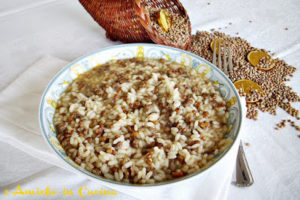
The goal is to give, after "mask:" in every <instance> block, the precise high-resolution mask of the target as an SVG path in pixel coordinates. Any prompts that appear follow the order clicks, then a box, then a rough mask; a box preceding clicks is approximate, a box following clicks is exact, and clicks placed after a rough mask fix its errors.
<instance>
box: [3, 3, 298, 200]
mask: <svg viewBox="0 0 300 200" xmlns="http://www.w3.org/2000/svg"><path fill="white" fill-rule="evenodd" d="M182 3H183V5H184V6H185V8H186V9H187V11H188V13H189V15H190V18H191V22H192V29H193V32H195V31H196V30H197V29H199V30H209V29H211V28H216V29H218V28H221V30H220V31H223V32H225V33H228V34H231V35H236V33H239V36H241V37H243V38H246V39H247V40H248V41H250V42H251V43H252V44H253V45H254V46H256V47H261V48H266V49H268V50H271V51H272V52H275V53H276V56H278V57H280V58H282V59H285V60H286V61H287V62H288V63H289V64H291V65H293V66H295V67H297V68H298V69H300V64H299V61H300V25H299V21H300V12H299V9H300V1H298V0H286V1H280V0H273V1H270V0H269V1H267V0H264V1H261V0H251V1H247V2H246V1H239V0H227V1H222V0H211V1H197V2H196V3H195V2H193V1H189V0H182ZM208 3H209V4H208ZM249 20H251V21H252V23H249ZM229 23H232V25H229ZM225 27H226V28H225ZM285 28H288V30H285ZM0 36H1V37H0V44H1V45H0V60H1V62H0V70H1V72H2V73H0V90H3V89H4V88H6V87H7V86H8V85H9V84H10V83H11V82H12V81H13V80H15V79H16V77H17V76H18V75H19V74H21V73H22V72H23V71H24V70H25V69H26V67H28V66H30V65H31V64H32V63H33V62H35V61H36V60H37V59H38V58H40V57H41V56H43V55H46V54H50V55H53V56H56V57H59V58H62V59H64V60H73V59H75V58H77V57H80V56H82V55H84V54H86V53H88V52H91V51H94V50H97V49H99V48H103V47H106V46H110V45H115V44H119V42H111V41H109V40H107V39H106V38H105V32H104V30H103V29H101V28H100V27H99V26H98V25H97V24H96V23H95V22H93V20H92V19H91V17H90V16H89V15H88V14H87V13H86V12H85V10H84V9H83V8H82V7H81V6H80V4H79V3H78V1H76V0H39V1H38V0H22V1H19V0H10V1H3V2H1V4H0ZM299 80H300V72H299V70H298V71H297V72H296V73H295V76H294V77H293V78H292V80H291V82H289V85H291V86H292V87H293V89H294V91H296V92H297V93H298V94H300V87H299ZM294 105H295V106H296V108H298V109H300V106H299V103H296V104H294ZM283 118H284V119H291V117H290V116H288V115H287V114H286V113H285V112H283V111H282V110H280V109H279V110H278V114H277V116H270V115H269V114H267V113H259V120H258V121H252V120H246V121H245V127H244V131H245V134H244V135H243V140H244V141H245V142H249V143H250V146H249V147H246V148H245V151H246V154H247V158H248V162H249V164H250V167H251V169H252V172H253V176H254V179H255V183H254V185H253V186H251V187H249V188H237V187H235V186H233V185H231V186H230V189H229V195H228V197H227V196H224V199H299V195H300V190H299V188H300V157H299V153H300V138H298V137H297V135H298V134H299V132H297V131H296V130H295V129H293V128H291V127H287V128H285V129H282V130H280V131H275V130H274V125H275V123H277V122H279V121H280V120H281V119H283ZM297 123H298V124H299V122H297ZM0 134H1V133H0ZM0 177H1V178H0V199H2V197H3V196H2V195H3V192H4V191H3V190H4V189H11V188H16V186H17V185H18V184H20V185H22V186H27V187H28V188H36V187H42V186H45V185H47V184H48V183H50V182H51V183H53V180H55V181H57V184H60V185H61V186H66V185H70V187H71V188H70V189H72V188H73V189H74V190H78V188H79V187H80V186H81V185H87V186H92V185H93V184H92V183H91V182H90V181H88V180H87V179H85V178H83V177H81V176H78V175H75V174H73V173H71V172H68V171H65V170H63V169H60V168H57V167H53V166H52V165H50V164H47V163H45V162H42V161H39V160H38V159H36V158H33V157H31V156H29V155H28V154H26V152H25V153H24V152H23V151H20V150H18V149H16V148H14V147H13V146H11V145H8V144H7V143H6V142H1V143H0ZM62 177H63V178H62ZM212 187H213V186H212ZM101 198H105V196H101ZM47 199H51V198H47ZM56 199H57V198H56ZM116 199H134V198H133V197H131V196H130V194H127V195H122V194H120V195H119V196H118V197H117V198H116Z"/></svg>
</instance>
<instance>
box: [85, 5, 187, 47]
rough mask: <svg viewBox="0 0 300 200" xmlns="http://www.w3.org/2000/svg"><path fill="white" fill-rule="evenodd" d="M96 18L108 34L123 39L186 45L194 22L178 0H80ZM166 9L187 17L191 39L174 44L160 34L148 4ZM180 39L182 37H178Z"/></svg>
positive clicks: (110, 36) (115, 38)
mask: <svg viewBox="0 0 300 200" xmlns="http://www.w3.org/2000/svg"><path fill="white" fill-rule="evenodd" d="M79 2H80V3H81V4H82V5H83V7H84V8H85V9H86V11H87V12H88V13H89V14H90V15H91V16H92V17H93V19H94V20H95V21H96V22H97V23H98V24H99V25H100V26H102V27H103V28H104V29H105V30H106V37H107V38H109V39H111V40H120V41H121V42H124V43H132V42H151V41H153V42H155V43H157V44H164V45H168V46H173V47H177V48H181V49H187V48H188V47H189V45H190V42H191V23H190V20H189V17H188V14H187V12H186V10H185V9H184V7H183V6H182V4H181V3H180V2H179V0H79ZM146 6H150V7H154V8H161V9H166V10H168V11H169V12H171V13H175V14H178V15H181V16H183V17H186V18H187V19H188V27H189V32H188V33H186V34H189V38H190V39H189V40H188V42H186V43H183V44H180V45H178V46H174V45H172V44H171V43H169V42H168V41H167V40H166V39H165V38H164V37H163V36H162V35H160V34H159V32H158V30H156V29H155V28H154V27H153V26H152V23H151V21H150V17H149V15H148V12H147V11H146V9H145V7H146ZM179 39H180V38H179Z"/></svg>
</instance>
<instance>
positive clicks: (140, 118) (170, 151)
mask: <svg viewBox="0 0 300 200" xmlns="http://www.w3.org/2000/svg"><path fill="white" fill-rule="evenodd" d="M241 121H242V117H241V104H240V100H239V96H238V94H237V92H236V90H235V88H234V86H233V84H232V83H231V82H230V80H229V79H228V78H227V77H226V76H225V75H224V74H223V73H222V72H221V71H220V70H219V69H217V68H216V67H215V66H213V65H212V64H211V63H209V62H208V61H206V60H204V59H202V58H200V57H198V56H196V55H194V54H191V53H188V52H185V51H182V50H179V49H175V48H170V47H167V46H160V45H154V44H127V45H120V46H113V47H109V48H106V49H102V50H99V51H97V52H94V53H91V54H89V55H87V56H85V57H82V58H80V59H77V60H75V61H74V62H72V63H71V64H69V65H68V66H67V67H65V68H64V69H63V70H61V71H60V72H59V73H58V74H57V75H56V76H55V77H54V78H53V80H52V81H51V82H50V84H49V85H48V87H47V89H46V91H45V93H44V95H43V97H42V100H41V105H40V125H41V129H42V131H43V135H44V137H45V139H46V141H47V143H48V144H49V145H50V146H51V147H52V149H53V150H54V151H55V153H56V154H57V155H58V156H59V157H60V158H61V159H63V160H64V161H66V163H68V164H69V165H71V166H72V167H74V168H75V169H76V170H77V171H78V172H79V173H81V174H85V175H87V176H89V177H90V178H93V179H97V180H99V181H102V182H103V181H104V182H107V183H114V184H121V185H129V186H154V185H164V184H170V183H174V182H178V181H181V180H185V179H187V178H190V177H193V176H196V175H199V174H202V173H205V171H206V170H207V169H208V168H211V167H212V166H213V165H214V164H215V163H217V162H218V161H219V160H220V159H222V158H223V157H224V156H226V154H227V153H228V151H229V150H230V149H231V146H232V144H233V143H234V141H235V140H236V138H237V136H238V133H239V130H240V126H241Z"/></svg>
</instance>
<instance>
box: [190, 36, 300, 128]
mask: <svg viewBox="0 0 300 200" xmlns="http://www.w3.org/2000/svg"><path fill="white" fill-rule="evenodd" d="M220 38H221V39H224V41H226V42H227V43H228V44H229V46H230V48H231V51H232V57H233V63H234V68H233V72H232V73H230V74H229V78H230V79H231V81H232V82H235V81H237V80H241V79H247V80H251V81H254V82H256V83H257V84H259V85H260V86H261V88H262V89H263V90H264V95H262V96H259V97H258V98H259V100H258V101H256V102H254V103H247V115H246V116H247V118H250V119H255V120H256V119H257V116H258V110H261V111H263V112H269V113H270V114H272V115H276V110H277V107H278V106H279V107H281V108H282V109H283V110H285V111H286V112H287V113H288V114H290V115H291V116H293V117H295V118H296V119H297V120H299V119H300V113H299V111H298V110H297V109H295V108H293V107H292V106H291V102H299V101H300V97H299V96H298V95H297V93H295V92H293V91H292V88H291V87H289V86H287V85H285V82H286V81H289V77H292V76H293V75H292V74H293V73H294V72H295V71H296V68H295V67H293V66H290V65H288V64H287V63H286V62H285V61H283V60H279V59H272V62H265V61H264V60H262V61H261V62H260V64H259V66H260V68H269V67H270V66H267V65H270V64H272V65H274V67H273V68H272V69H271V70H268V71H263V70H259V69H258V68H257V67H254V66H252V65H251V64H250V63H249V62H248V60H247V55H248V53H249V52H251V51H256V50H260V51H265V52H266V50H264V49H257V48H255V47H252V46H251V45H250V43H249V42H247V41H246V40H244V39H242V38H240V37H231V36H229V35H226V34H224V33H221V32H216V31H215V32H211V33H210V32H206V31H198V32H197V33H196V34H195V35H193V38H192V45H191V48H190V51H191V52H192V53H194V54H197V55H199V56H201V57H203V58H205V59H206V60H208V61H210V62H212V57H213V52H212V50H211V48H210V44H211V42H212V41H213V40H215V39H220ZM240 95H241V96H244V95H245V93H242V92H240ZM248 98H249V97H248ZM296 130H298V131H299V128H298V129H297V128H296Z"/></svg>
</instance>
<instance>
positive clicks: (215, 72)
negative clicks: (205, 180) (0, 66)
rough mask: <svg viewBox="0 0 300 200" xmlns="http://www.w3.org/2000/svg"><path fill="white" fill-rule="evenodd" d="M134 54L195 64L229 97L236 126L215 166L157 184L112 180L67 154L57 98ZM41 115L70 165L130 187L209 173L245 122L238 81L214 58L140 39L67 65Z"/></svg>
mask: <svg viewBox="0 0 300 200" xmlns="http://www.w3.org/2000/svg"><path fill="white" fill-rule="evenodd" d="M132 57H151V58H163V59H166V60H172V61H176V62H178V63H181V64H183V65H185V66H186V67H192V68H195V69H196V70H199V71H200V72H202V75H203V76H206V77H208V78H209V79H210V80H211V81H212V82H213V83H214V84H215V85H216V87H217V88H218V89H219V91H220V92H221V94H222V96H223V97H224V98H225V99H226V102H227V103H228V107H230V108H229V111H230V117H229V120H228V125H231V126H232V130H231V132H230V133H229V134H228V135H226V137H229V138H231V139H232V141H233V142H232V144H231V145H230V147H229V148H228V149H227V150H226V151H225V152H223V153H220V154H219V155H217V156H215V162H214V163H213V164H212V165H211V166H209V167H208V168H206V169H204V170H202V171H198V172H196V173H193V174H189V175H187V176H184V177H183V178H180V179H174V180H171V181H166V182H161V183H155V184H146V185H133V184H127V183H122V182H117V181H112V180H108V179H105V178H103V177H99V176H97V175H94V174H92V173H90V172H89V171H87V170H85V169H83V168H81V167H79V166H78V165H77V164H76V163H75V162H73V161H72V160H71V159H70V158H69V157H68V156H67V155H66V153H65V151H64V149H63V148H62V146H61V145H60V143H59V141H58V140H57V138H56V130H55V127H54V125H53V115H54V111H55V106H56V102H57V100H58V99H59V97H60V94H61V93H62V92H63V91H64V90H65V89H66V88H67V86H68V85H69V84H70V83H71V82H72V80H73V79H75V78H76V77H77V76H78V75H79V74H81V73H84V72H85V71H87V70H89V69H91V68H93V67H95V66H97V65H98V64H103V63H105V62H107V61H110V60H112V59H125V58H132ZM39 119H40V126H41V129H42V132H43V136H44V138H45V140H46V142H47V143H48V144H49V145H50V147H51V148H52V150H53V151H54V152H55V154H56V155H57V156H58V157H59V158H60V159H62V160H64V161H65V163H66V164H67V165H70V166H72V167H73V168H75V169H76V171H77V172H78V173H80V174H83V175H85V176H88V177H89V178H91V179H94V180H97V181H100V182H101V183H104V184H117V185H119V186H120V185H121V186H130V187H147V186H161V185H168V184H171V183H178V182H182V181H183V180H186V179H189V178H191V177H195V176H199V175H201V174H203V173H206V172H207V170H208V169H211V168H212V167H213V166H214V165H216V164H217V163H218V162H219V161H220V160H221V159H223V158H224V157H225V156H226V155H227V154H228V152H229V151H230V150H231V147H232V146H233V143H234V142H235V141H236V138H237V137H238V134H239V131H240V127H241V123H242V110H241V102H240V99H239V95H238V93H237V91H236V90H235V87H234V85H233V84H232V82H231V81H230V80H229V79H228V78H227V76H226V75H224V74H223V73H222V72H221V71H220V70H219V69H218V68H217V67H215V66H214V65H213V64H211V63H210V62H208V61H206V60H204V59H203V58H201V57H199V56H196V55H194V54H192V53H189V52H186V51H183V50H180V49H176V48H171V47H168V46H162V45H155V44H138V43H137V44H125V45H118V46H112V47H108V48H104V49H100V50H98V51H95V52H92V53H90V54H88V55H86V56H83V57H81V58H79V59H77V60H75V61H73V62H72V63H70V64H69V65H68V66H66V67H65V68H63V69H62V70H61V71H60V72H58V73H57V74H56V76H55V77H54V78H53V79H52V80H51V82H50V83H49V85H48V86H47V88H46V90H45V92H44V94H43V97H42V99H41V103H40V112H39Z"/></svg>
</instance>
